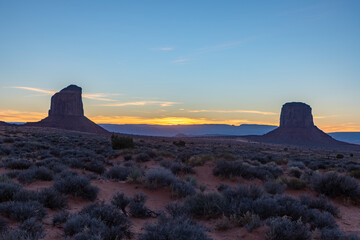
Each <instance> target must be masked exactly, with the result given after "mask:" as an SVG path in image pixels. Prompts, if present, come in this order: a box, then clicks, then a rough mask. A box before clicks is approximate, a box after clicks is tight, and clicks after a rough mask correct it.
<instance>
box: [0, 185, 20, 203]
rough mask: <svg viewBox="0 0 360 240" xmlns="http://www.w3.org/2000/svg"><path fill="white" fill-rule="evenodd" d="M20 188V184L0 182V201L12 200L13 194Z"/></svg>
mask: <svg viewBox="0 0 360 240" xmlns="http://www.w3.org/2000/svg"><path fill="white" fill-rule="evenodd" d="M21 189H22V187H21V186H20V185H18V184H15V183H13V182H0V202H6V201H10V200H12V199H13V197H14V195H15V194H16V193H17V192H19V191H21Z"/></svg>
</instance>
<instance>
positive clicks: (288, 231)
mask: <svg viewBox="0 0 360 240" xmlns="http://www.w3.org/2000/svg"><path fill="white" fill-rule="evenodd" d="M267 225H268V226H269V229H268V230H267V231H266V232H265V239H267V240H283V239H292V240H307V239H311V232H310V231H309V229H308V228H307V227H306V226H305V225H304V224H303V223H302V222H301V221H295V222H294V221H290V220H289V219H286V218H274V219H270V220H269V221H268V222H267Z"/></svg>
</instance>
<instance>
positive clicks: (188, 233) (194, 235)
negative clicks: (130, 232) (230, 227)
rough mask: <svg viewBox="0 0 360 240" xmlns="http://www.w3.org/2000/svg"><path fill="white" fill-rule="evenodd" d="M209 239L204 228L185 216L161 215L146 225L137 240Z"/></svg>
mask: <svg viewBox="0 0 360 240" xmlns="http://www.w3.org/2000/svg"><path fill="white" fill-rule="evenodd" d="M160 239H161V240H162V239H176V240H210V238H209V237H207V236H206V232H205V229H204V228H203V227H202V226H201V225H200V224H198V223H196V222H193V221H192V220H190V219H189V218H186V217H175V218H174V217H165V216H161V217H160V218H159V220H158V222H157V223H155V224H151V225H146V226H145V232H144V233H142V234H140V236H139V238H138V240H160Z"/></svg>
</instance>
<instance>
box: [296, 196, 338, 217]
mask: <svg viewBox="0 0 360 240" xmlns="http://www.w3.org/2000/svg"><path fill="white" fill-rule="evenodd" d="M300 202H301V204H302V205H305V206H307V207H308V208H309V209H318V210H319V211H326V212H329V213H331V214H332V215H333V216H336V217H337V216H339V209H338V208H337V207H336V206H335V205H334V204H333V203H332V202H329V201H327V200H326V199H325V198H319V199H313V198H311V197H310V196H307V195H302V196H300Z"/></svg>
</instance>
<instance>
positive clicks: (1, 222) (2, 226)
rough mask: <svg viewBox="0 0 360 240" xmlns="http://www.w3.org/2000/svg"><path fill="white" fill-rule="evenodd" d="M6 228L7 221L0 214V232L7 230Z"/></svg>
mask: <svg viewBox="0 0 360 240" xmlns="http://www.w3.org/2000/svg"><path fill="white" fill-rule="evenodd" d="M7 229H8V222H7V221H6V219H5V218H3V217H1V216H0V233H2V232H5V231H7Z"/></svg>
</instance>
